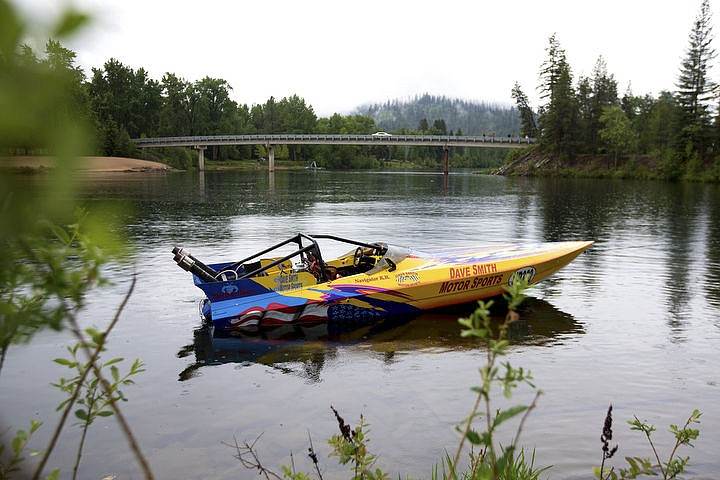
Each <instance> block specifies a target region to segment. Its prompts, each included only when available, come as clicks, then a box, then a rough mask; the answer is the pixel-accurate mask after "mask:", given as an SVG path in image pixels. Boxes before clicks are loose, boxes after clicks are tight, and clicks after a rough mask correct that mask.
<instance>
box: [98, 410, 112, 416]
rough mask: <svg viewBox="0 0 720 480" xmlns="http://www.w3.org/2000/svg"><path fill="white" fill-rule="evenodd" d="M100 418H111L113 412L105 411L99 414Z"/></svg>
mask: <svg viewBox="0 0 720 480" xmlns="http://www.w3.org/2000/svg"><path fill="white" fill-rule="evenodd" d="M97 414H98V416H100V417H111V416H112V415H113V412H111V411H109V410H103V411H102V412H98V413H97Z"/></svg>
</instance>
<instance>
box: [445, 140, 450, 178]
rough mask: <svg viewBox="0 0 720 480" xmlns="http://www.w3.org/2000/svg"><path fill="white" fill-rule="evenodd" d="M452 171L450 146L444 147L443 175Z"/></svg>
mask: <svg viewBox="0 0 720 480" xmlns="http://www.w3.org/2000/svg"><path fill="white" fill-rule="evenodd" d="M449 171H450V147H448V146H447V145H445V146H444V147H443V175H447V174H448V172H449Z"/></svg>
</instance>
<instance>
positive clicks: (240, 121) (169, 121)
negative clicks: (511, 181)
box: [8, 39, 502, 168]
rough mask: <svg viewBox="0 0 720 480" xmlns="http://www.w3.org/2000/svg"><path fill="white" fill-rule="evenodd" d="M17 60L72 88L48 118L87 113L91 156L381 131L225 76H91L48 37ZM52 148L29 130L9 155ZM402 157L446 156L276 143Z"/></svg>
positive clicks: (465, 158) (172, 160) (282, 152)
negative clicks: (181, 140)
mask: <svg viewBox="0 0 720 480" xmlns="http://www.w3.org/2000/svg"><path fill="white" fill-rule="evenodd" d="M16 55H17V56H18V60H19V62H21V63H22V64H23V65H24V66H25V67H27V68H28V69H29V70H34V71H40V70H43V69H44V70H46V71H47V72H49V73H52V74H53V75H56V76H57V77H58V78H63V79H64V83H66V85H65V87H66V90H67V91H69V92H71V95H70V96H69V98H67V99H65V101H64V102H63V103H64V106H63V108H61V109H59V111H55V112H52V111H50V112H48V117H47V121H54V122H61V121H62V115H61V112H62V111H67V110H73V111H74V113H75V114H76V116H78V117H80V118H83V119H84V120H85V121H86V123H87V125H88V126H89V130H90V131H91V132H93V133H94V135H93V137H94V138H95V139H96V142H95V144H94V145H89V146H88V147H87V149H86V150H87V151H86V152H85V153H87V154H94V155H103V156H124V157H134V156H139V155H140V152H138V150H137V148H136V147H135V145H134V143H133V142H132V140H131V139H133V138H141V137H162V136H192V135H221V134H222V135H227V134H273V133H324V134H370V133H373V132H375V131H377V130H378V127H377V126H376V123H375V120H374V119H373V118H372V117H371V116H370V115H363V114H359V113H355V114H352V115H340V114H334V115H332V116H330V117H327V118H318V116H317V115H316V114H315V112H314V110H313V108H312V106H310V105H308V104H307V103H306V102H305V100H304V99H303V98H300V97H299V96H297V95H293V96H290V97H285V98H282V99H280V100H276V99H275V98H274V97H270V98H269V99H268V100H267V101H266V102H265V103H264V104H256V105H252V106H248V105H247V104H240V103H237V102H235V101H234V100H232V98H231V95H230V94H231V91H232V87H231V86H230V84H229V83H228V82H227V81H226V80H223V79H220V78H211V77H205V78H203V79H201V80H198V81H194V82H191V81H188V80H185V79H183V78H180V77H179V76H177V75H175V74H173V73H166V74H165V75H163V77H162V79H161V80H159V81H158V80H154V79H152V78H150V77H149V75H148V72H147V71H146V70H145V69H144V68H138V69H133V68H131V67H129V66H127V65H124V64H122V63H121V62H120V61H118V60H117V59H114V58H111V59H110V60H108V61H107V62H105V64H104V65H103V67H102V68H93V69H92V75H91V76H90V78H87V77H86V75H85V73H84V72H83V70H82V69H81V68H80V67H78V66H77V65H76V64H75V59H76V53H75V52H73V51H72V50H70V49H67V48H65V47H64V46H63V45H62V44H61V43H60V42H59V41H56V40H52V39H51V40H48V42H47V43H46V45H45V51H44V54H43V55H38V54H36V52H34V51H33V50H32V48H31V47H29V46H28V45H22V46H21V48H20V49H19V52H17V53H16ZM402 133H421V134H437V135H440V134H442V135H448V134H450V135H454V134H462V132H461V131H458V132H457V133H453V132H452V131H450V132H448V130H447V128H446V126H445V121H444V120H443V119H435V120H434V121H433V123H432V125H431V124H430V123H429V122H428V121H427V120H426V119H422V120H421V121H420V122H419V124H418V127H417V128H416V129H403V130H402ZM264 148H265V147H264V146H261V145H259V146H214V147H210V148H209V149H208V150H207V151H206V158H208V159H211V160H220V161H229V160H239V159H261V158H262V157H263V156H266V155H267V153H266V152H265V150H264ZM51 150H52V148H51V146H49V145H44V144H43V143H42V142H40V141H39V139H38V138H34V137H33V136H32V133H31V132H30V133H29V134H28V135H23V136H16V137H14V138H13V142H12V145H11V148H10V151H9V152H8V153H10V154H43V153H48V152H50V151H51ZM147 154H148V155H153V156H154V157H153V158H152V159H154V160H160V161H164V162H166V163H169V164H171V165H173V166H176V167H181V168H187V167H189V166H190V165H191V164H192V162H193V158H192V157H193V155H196V154H195V153H193V151H192V150H190V149H187V148H166V149H162V150H151V151H148V152H147ZM457 154H458V157H457V162H456V163H457V165H458V166H460V165H468V166H488V165H497V164H499V163H500V162H501V161H502V157H501V156H499V155H498V152H491V153H489V152H469V151H468V152H465V151H462V150H458V152H457ZM398 156H399V157H400V158H401V160H406V161H410V162H414V163H416V164H417V163H419V164H428V165H432V164H434V163H437V162H439V161H441V158H442V152H441V151H438V149H437V148H435V149H432V148H427V147H423V148H412V149H403V150H400V149H397V148H393V147H372V148H368V147H367V146H347V145H286V146H278V147H277V149H276V158H279V159H283V158H287V159H288V160H291V161H295V162H304V163H310V162H311V161H315V162H316V163H317V164H318V165H321V166H324V167H327V168H369V167H377V166H380V165H381V164H382V162H384V161H386V160H389V159H391V158H396V157H398Z"/></svg>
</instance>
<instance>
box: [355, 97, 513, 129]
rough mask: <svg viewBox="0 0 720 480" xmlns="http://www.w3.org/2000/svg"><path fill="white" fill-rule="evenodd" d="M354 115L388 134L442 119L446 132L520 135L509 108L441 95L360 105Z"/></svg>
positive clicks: (511, 110) (511, 107) (416, 127)
mask: <svg viewBox="0 0 720 480" xmlns="http://www.w3.org/2000/svg"><path fill="white" fill-rule="evenodd" d="M355 113H357V114H359V115H367V116H369V117H372V118H373V120H375V124H376V125H377V126H378V128H380V129H381V130H386V131H388V132H390V131H403V130H407V131H409V130H415V129H418V128H419V125H420V124H421V123H422V122H423V121H426V122H427V123H428V124H430V125H432V124H433V123H434V122H435V121H436V120H444V122H445V127H446V128H447V131H448V133H450V132H452V133H454V134H460V133H461V134H463V135H481V134H494V135H498V136H507V135H518V134H519V133H520V117H519V114H518V110H517V108H515V107H513V106H507V105H500V104H494V103H487V102H471V101H467V100H460V99H456V98H447V97H445V96H433V95H428V94H425V95H421V96H416V97H414V98H413V99H410V100H392V101H388V102H386V103H382V104H374V105H364V106H361V107H359V108H358V109H357V111H356V112H355ZM420 130H422V128H420Z"/></svg>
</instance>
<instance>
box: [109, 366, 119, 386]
mask: <svg viewBox="0 0 720 480" xmlns="http://www.w3.org/2000/svg"><path fill="white" fill-rule="evenodd" d="M110 373H111V374H112V377H113V380H115V382H116V383H117V382H118V381H119V379H120V371H119V370H118V368H117V367H116V366H115V365H113V366H112V367H110Z"/></svg>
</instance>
